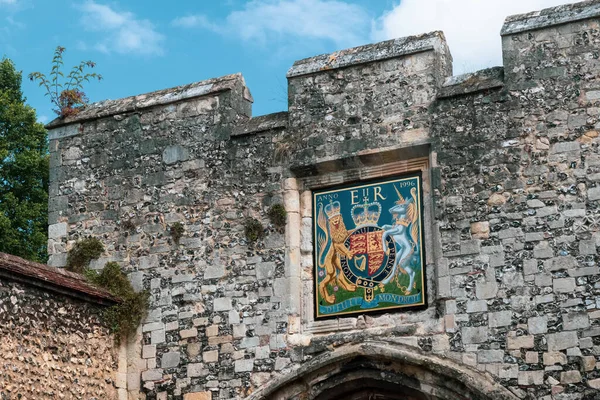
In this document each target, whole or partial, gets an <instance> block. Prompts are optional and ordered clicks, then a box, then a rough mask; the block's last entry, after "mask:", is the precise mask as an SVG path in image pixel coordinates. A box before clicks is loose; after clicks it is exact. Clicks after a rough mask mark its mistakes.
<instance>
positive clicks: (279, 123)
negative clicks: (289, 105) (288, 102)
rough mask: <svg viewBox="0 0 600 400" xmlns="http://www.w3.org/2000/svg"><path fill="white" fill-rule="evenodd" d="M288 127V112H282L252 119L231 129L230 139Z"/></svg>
mask: <svg viewBox="0 0 600 400" xmlns="http://www.w3.org/2000/svg"><path fill="white" fill-rule="evenodd" d="M287 126H288V112H287V111H282V112H278V113H273V114H267V115H261V116H259V117H253V118H250V119H249V120H247V121H246V122H244V123H242V124H240V125H237V126H235V127H234V128H233V132H232V134H231V136H232V137H235V136H244V135H251V134H254V133H259V132H264V131H270V130H272V129H283V128H287Z"/></svg>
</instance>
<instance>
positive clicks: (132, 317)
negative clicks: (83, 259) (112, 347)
mask: <svg viewBox="0 0 600 400" xmlns="http://www.w3.org/2000/svg"><path fill="white" fill-rule="evenodd" d="M84 276H85V277H86V279H87V280H88V281H89V282H91V283H93V284H95V285H97V286H100V287H102V288H104V289H106V290H108V291H109V292H110V293H111V294H112V295H113V296H116V297H118V298H120V299H121V303H119V304H116V305H114V306H112V307H109V308H107V309H106V310H104V312H103V317H104V322H105V323H106V324H107V326H108V327H109V329H110V330H111V332H112V333H113V334H114V335H115V340H116V341H117V342H120V341H121V340H122V339H127V338H128V337H131V335H133V334H134V333H135V332H136V330H137V327H138V326H139V325H140V323H141V322H142V320H143V319H144V318H145V317H146V314H147V312H148V306H149V302H148V297H149V293H148V292H147V291H143V292H139V293H137V292H136V291H135V290H133V286H131V283H130V282H129V280H128V279H127V276H126V275H125V274H124V273H123V271H121V267H120V266H119V264H117V263H116V262H109V263H106V265H105V266H104V269H103V270H102V271H101V272H100V273H98V272H96V271H92V270H89V269H88V270H86V271H85V272H84Z"/></svg>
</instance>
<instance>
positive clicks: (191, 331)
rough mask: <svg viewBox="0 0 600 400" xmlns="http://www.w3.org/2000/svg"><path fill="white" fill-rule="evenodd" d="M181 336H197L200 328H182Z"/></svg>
mask: <svg viewBox="0 0 600 400" xmlns="http://www.w3.org/2000/svg"><path fill="white" fill-rule="evenodd" d="M179 336H180V337H181V338H182V339H187V338H192V337H196V336H198V329H196V328H191V329H182V330H180V331H179Z"/></svg>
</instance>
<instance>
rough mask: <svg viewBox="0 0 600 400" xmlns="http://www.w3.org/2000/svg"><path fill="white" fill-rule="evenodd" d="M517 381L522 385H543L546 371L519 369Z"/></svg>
mask: <svg viewBox="0 0 600 400" xmlns="http://www.w3.org/2000/svg"><path fill="white" fill-rule="evenodd" d="M517 382H518V383H519V385H521V386H532V385H543V384H544V371H519V375H518V377H517Z"/></svg>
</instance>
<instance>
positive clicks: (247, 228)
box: [244, 218, 265, 242]
mask: <svg viewBox="0 0 600 400" xmlns="http://www.w3.org/2000/svg"><path fill="white" fill-rule="evenodd" d="M244 233H245V234H246V239H248V241H250V242H255V241H257V240H258V239H262V238H263V237H264V236H265V229H264V227H263V225H262V224H261V223H260V221H259V220H257V219H256V218H247V219H246V223H245V224H244Z"/></svg>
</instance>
